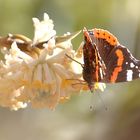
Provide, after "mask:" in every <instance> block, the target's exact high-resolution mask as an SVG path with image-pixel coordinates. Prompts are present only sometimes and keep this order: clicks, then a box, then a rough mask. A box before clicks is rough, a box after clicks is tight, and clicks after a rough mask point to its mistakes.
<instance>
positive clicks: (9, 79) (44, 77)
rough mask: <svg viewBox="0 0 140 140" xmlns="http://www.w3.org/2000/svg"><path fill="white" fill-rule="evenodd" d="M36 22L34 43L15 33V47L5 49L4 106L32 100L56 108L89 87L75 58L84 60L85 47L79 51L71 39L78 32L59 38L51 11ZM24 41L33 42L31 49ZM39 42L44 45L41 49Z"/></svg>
mask: <svg viewBox="0 0 140 140" xmlns="http://www.w3.org/2000/svg"><path fill="white" fill-rule="evenodd" d="M33 22H34V26H35V35H34V39H33V42H32V43H31V41H30V40H29V44H27V43H28V41H26V40H27V39H26V37H24V38H22V36H20V37H19V36H14V37H15V39H14V42H13V43H12V45H11V48H10V49H9V50H8V49H3V51H2V53H3V54H4V60H2V61H1V63H0V106H3V107H9V108H11V109H14V110H17V109H19V108H25V107H26V106H27V103H31V105H32V106H33V107H35V108H43V107H48V108H50V109H54V108H55V107H56V105H57V104H58V103H59V102H61V101H64V100H67V99H69V98H70V96H71V94H73V93H74V92H75V93H79V92H80V90H81V89H83V90H87V89H88V86H87V84H83V80H82V67H81V65H80V64H78V63H76V62H75V61H73V60H72V59H75V60H77V61H79V62H80V63H82V62H81V60H82V53H81V52H82V50H81V49H79V50H78V51H77V52H75V51H74V50H73V46H72V44H71V39H72V38H73V37H75V36H76V35H77V34H78V33H76V34H74V35H73V34H70V33H68V34H65V35H64V36H62V37H57V38H56V37H55V34H56V31H55V30H54V29H53V27H54V25H53V22H52V20H50V19H49V16H48V15H47V14H44V20H43V21H39V20H38V19H37V18H33ZM12 37H13V36H12ZM17 39H18V42H16V41H17ZM20 40H21V41H20ZM24 41H25V42H26V43H25V44H27V45H30V46H29V48H30V49H29V50H28V51H24V50H21V49H20V47H19V46H18V45H19V42H20V43H21V42H22V43H23V45H25V44H24ZM37 45H42V46H41V48H38V47H37ZM25 50H26V49H25ZM67 55H68V56H70V57H71V58H72V59H70V58H69V57H67ZM97 88H100V89H101V90H103V89H104V87H103V86H100V84H97V85H96V86H95V89H97Z"/></svg>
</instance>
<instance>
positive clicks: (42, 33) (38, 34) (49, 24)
mask: <svg viewBox="0 0 140 140" xmlns="http://www.w3.org/2000/svg"><path fill="white" fill-rule="evenodd" d="M33 23H34V27H35V33H34V39H33V44H36V43H38V42H44V41H48V40H49V39H51V38H52V37H54V36H55V35H56V31H55V30H54V29H53V27H54V25H53V21H52V20H51V19H49V16H48V15H47V14H46V13H44V20H43V21H41V22H40V21H39V19H38V18H33Z"/></svg>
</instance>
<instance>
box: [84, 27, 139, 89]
mask: <svg viewBox="0 0 140 140" xmlns="http://www.w3.org/2000/svg"><path fill="white" fill-rule="evenodd" d="M83 35H84V44H83V60H84V65H83V79H84V80H85V82H87V84H88V87H89V88H90V89H92V86H93V83H95V82H102V83H117V82H128V81H132V80H134V79H136V78H139V77H140V60H137V59H136V58H135V57H134V56H133V55H132V54H131V52H130V51H129V50H128V49H127V48H126V47H125V46H123V45H121V44H120V43H119V41H118V40H117V38H116V37H115V36H114V35H113V34H111V33H110V32H108V31H107V30H103V29H96V28H95V29H91V30H87V29H86V28H84V29H83Z"/></svg>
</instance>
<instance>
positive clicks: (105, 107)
mask: <svg viewBox="0 0 140 140" xmlns="http://www.w3.org/2000/svg"><path fill="white" fill-rule="evenodd" d="M97 95H98V97H99V98H100V100H101V102H102V103H103V105H104V109H105V110H106V111H107V110H108V108H107V106H106V104H105V102H104V100H103V98H102V96H101V95H100V93H99V92H98V93H97Z"/></svg>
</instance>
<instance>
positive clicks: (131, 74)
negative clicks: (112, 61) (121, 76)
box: [126, 70, 133, 81]
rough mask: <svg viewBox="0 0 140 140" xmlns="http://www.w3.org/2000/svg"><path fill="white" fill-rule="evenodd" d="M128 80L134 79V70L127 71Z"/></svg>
mask: <svg viewBox="0 0 140 140" xmlns="http://www.w3.org/2000/svg"><path fill="white" fill-rule="evenodd" d="M126 76H127V77H126V78H127V79H126V80H127V81H132V79H133V71H132V70H127V73H126Z"/></svg>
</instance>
